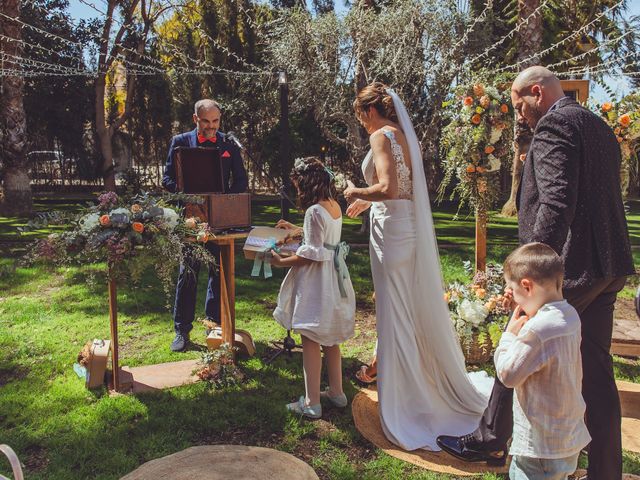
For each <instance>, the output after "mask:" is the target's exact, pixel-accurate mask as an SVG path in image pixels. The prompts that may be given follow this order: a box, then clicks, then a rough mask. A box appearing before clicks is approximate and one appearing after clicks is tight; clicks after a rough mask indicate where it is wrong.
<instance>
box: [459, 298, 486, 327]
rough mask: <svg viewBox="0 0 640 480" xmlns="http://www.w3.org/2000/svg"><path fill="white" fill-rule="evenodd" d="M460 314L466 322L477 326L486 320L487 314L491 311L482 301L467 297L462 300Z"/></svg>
mask: <svg viewBox="0 0 640 480" xmlns="http://www.w3.org/2000/svg"><path fill="white" fill-rule="evenodd" d="M458 315H460V318H462V319H463V320H464V321H465V322H467V323H471V324H472V325H473V326H474V327H477V326H479V325H480V324H482V322H484V320H485V318H487V315H489V311H488V310H487V309H486V308H485V307H484V305H483V304H482V302H472V301H471V300H468V299H466V298H465V299H464V300H463V301H462V302H460V306H459V307H458Z"/></svg>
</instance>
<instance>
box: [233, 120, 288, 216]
mask: <svg viewBox="0 0 640 480" xmlns="http://www.w3.org/2000/svg"><path fill="white" fill-rule="evenodd" d="M226 136H227V138H228V139H229V140H231V141H232V142H233V143H235V144H236V146H237V147H238V148H239V149H240V150H242V151H243V152H244V153H246V154H247V157H249V160H251V162H252V163H254V164H255V165H258V168H259V169H260V171H261V172H262V173H263V174H264V176H265V177H267V178H268V179H269V180H270V181H271V183H273V184H274V185H277V184H278V182H276V181H275V180H274V178H273V177H272V176H271V174H270V173H269V172H268V171H267V169H266V168H265V167H264V164H263V163H262V162H257V161H256V160H255V158H253V156H252V155H251V154H250V153H249V150H247V149H246V148H244V145H242V143H240V140H238V139H237V138H236V136H235V135H234V134H233V132H227V134H226ZM278 193H279V195H280V198H281V200H286V201H288V202H289V203H290V204H291V205H292V206H293V205H295V204H296V203H295V202H294V201H293V200H292V199H291V197H290V196H289V195H287V192H285V190H284V185H283V186H282V187H280V189H279V190H278Z"/></svg>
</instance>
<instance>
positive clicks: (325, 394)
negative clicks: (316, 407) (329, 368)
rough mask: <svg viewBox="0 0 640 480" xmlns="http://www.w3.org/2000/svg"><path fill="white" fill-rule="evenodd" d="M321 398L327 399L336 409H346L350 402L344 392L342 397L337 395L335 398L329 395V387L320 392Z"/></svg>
mask: <svg viewBox="0 0 640 480" xmlns="http://www.w3.org/2000/svg"><path fill="white" fill-rule="evenodd" d="M320 398H326V399H327V400H329V401H330V402H331V403H332V404H333V405H334V406H335V407H339V408H344V407H346V406H347V404H348V403H349V401H348V400H347V396H346V395H345V394H344V392H342V393H341V394H340V395H336V396H335V397H333V396H331V395H329V388H328V387H327V388H326V389H325V390H324V391H322V392H320Z"/></svg>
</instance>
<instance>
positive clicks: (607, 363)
mask: <svg viewBox="0 0 640 480" xmlns="http://www.w3.org/2000/svg"><path fill="white" fill-rule="evenodd" d="M511 101H512V102H513V106H514V108H515V110H516V112H517V115H518V117H519V119H520V120H522V119H524V120H525V121H526V122H527V123H528V124H529V126H530V127H531V128H532V129H533V131H534V135H533V140H532V142H531V146H530V148H529V152H528V153H527V157H526V159H525V164H524V169H523V173H522V182H521V184H520V190H519V192H518V196H517V206H518V236H519V241H520V243H521V244H526V243H530V242H542V243H546V244H547V245H550V246H551V247H552V248H553V249H554V250H555V251H556V252H557V253H558V254H559V255H561V256H562V259H563V261H564V264H565V278H564V283H563V294H564V297H565V298H566V299H567V300H568V301H569V303H570V304H571V305H573V306H574V307H575V308H576V310H577V311H578V313H579V314H580V319H581V322H582V344H581V353H582V367H583V385H582V394H583V397H584V400H585V403H586V405H587V411H586V421H587V428H588V429H589V433H590V434H591V437H592V442H591V445H590V448H589V469H588V472H587V477H585V478H588V479H590V480H618V479H620V478H621V475H622V447H621V431H620V428H621V427H620V422H621V420H620V400H619V397H618V391H617V388H616V384H615V380H614V375H613V362H612V359H611V355H610V354H609V349H610V347H611V335H612V329H613V306H614V303H615V301H616V297H617V294H618V292H619V291H620V290H621V289H622V288H623V287H624V284H625V280H626V276H629V275H632V274H634V273H635V271H634V266H633V259H632V257H631V247H630V243H629V234H628V230H627V223H626V219H625V215H624V209H623V206H622V194H621V191H620V176H619V172H620V147H619V145H618V142H617V141H616V138H615V135H614V134H613V131H612V130H611V128H609V127H608V126H607V125H606V124H605V123H604V121H602V119H601V118H600V117H599V116H597V115H595V114H593V113H592V112H590V111H589V110H587V109H585V108H583V107H581V106H580V105H579V104H578V103H577V102H575V101H574V100H572V99H571V98H569V97H566V96H565V94H564V92H563V90H562V86H561V84H560V81H559V80H558V78H557V77H556V76H555V75H553V73H551V72H550V71H549V70H548V69H546V68H544V67H540V66H535V67H530V68H528V69H526V70H524V71H523V72H522V73H520V75H519V76H518V77H517V78H516V80H515V81H514V83H513V85H512V87H511ZM512 402H513V390H511V389H508V388H506V387H505V386H504V385H502V383H500V382H499V381H498V380H497V379H496V383H495V386H494V389H493V391H492V393H491V399H490V400H489V406H488V407H487V410H486V411H485V413H484V415H483V417H482V420H481V423H480V426H479V427H478V429H477V430H476V431H475V432H473V433H470V434H469V435H465V436H463V437H452V436H441V437H439V438H438V445H440V447H441V448H442V449H443V450H445V451H447V452H449V453H450V454H452V455H454V456H456V457H458V458H460V459H462V460H467V461H487V462H488V463H492V464H496V463H497V464H500V463H502V462H503V461H504V459H505V457H506V446H507V442H508V440H509V438H510V436H511V433H512V428H513V419H512ZM549 434H550V435H551V436H552V435H553V432H552V431H550V432H549ZM530 456H535V455H530ZM536 478H538V477H536ZM540 478H547V477H544V476H541V477H540Z"/></svg>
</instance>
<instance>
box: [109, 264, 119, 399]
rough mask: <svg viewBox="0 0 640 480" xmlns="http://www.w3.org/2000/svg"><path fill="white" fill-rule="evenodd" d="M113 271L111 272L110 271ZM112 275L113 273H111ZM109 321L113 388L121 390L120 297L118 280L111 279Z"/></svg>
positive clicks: (117, 390)
mask: <svg viewBox="0 0 640 480" xmlns="http://www.w3.org/2000/svg"><path fill="white" fill-rule="evenodd" d="M109 273H111V272H109ZM109 277H111V275H109ZM109 323H110V325H111V370H112V375H113V389H114V390H115V391H116V392H119V391H120V366H119V364H118V297H117V291H116V281H115V280H113V279H111V278H110V279H109Z"/></svg>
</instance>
